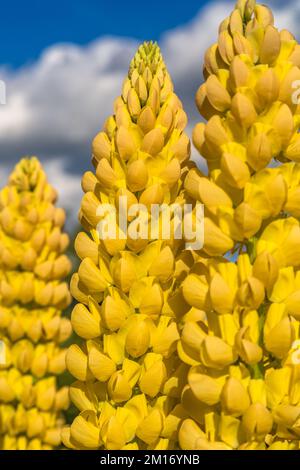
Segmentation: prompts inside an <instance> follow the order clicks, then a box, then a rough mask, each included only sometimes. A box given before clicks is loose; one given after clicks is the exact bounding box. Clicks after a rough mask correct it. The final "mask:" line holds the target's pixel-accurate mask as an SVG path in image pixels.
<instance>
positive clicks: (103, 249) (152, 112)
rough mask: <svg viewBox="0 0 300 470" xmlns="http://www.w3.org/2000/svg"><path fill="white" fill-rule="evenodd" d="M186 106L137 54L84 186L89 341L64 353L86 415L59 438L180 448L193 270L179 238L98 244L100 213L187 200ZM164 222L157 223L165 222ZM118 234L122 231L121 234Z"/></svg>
mask: <svg viewBox="0 0 300 470" xmlns="http://www.w3.org/2000/svg"><path fill="white" fill-rule="evenodd" d="M186 123H187V118H186V114H185V113H184V111H183V109H182V105H181V102H180V101H179V99H178V97H177V96H176V95H175V94H174V92H173V85H172V82H171V80H170V77H169V74H168V72H167V70H166V67H165V64H164V62H163V59H162V56H161V53H160V50H159V48H158V46H157V45H156V44H153V43H145V44H143V45H142V46H141V47H140V48H139V49H138V51H137V53H136V55H135V57H134V59H133V60H132V63H131V65H130V69H129V73H128V77H127V78H126V79H125V81H124V85H123V89H122V95H121V96H120V97H119V98H118V99H117V100H116V101H115V105H114V115H113V116H111V117H109V118H108V119H107V121H106V123H105V126H104V130H103V131H102V132H100V133H99V134H98V135H97V136H96V138H95V139H94V142H93V150H92V151H93V164H94V167H95V173H94V172H87V173H86V174H85V175H84V177H83V180H82V186H83V190H84V192H85V195H84V197H83V199H82V204H81V210H80V214H79V217H80V221H81V224H82V226H83V228H84V229H85V232H81V233H79V235H78V237H77V239H76V242H75V249H76V252H77V254H78V256H79V258H80V259H81V264H80V267H79V269H78V273H76V274H75V275H74V276H73V279H72V282H71V291H72V294H73V296H74V297H75V299H76V300H77V301H78V302H79V303H78V304H77V305H76V306H75V308H74V310H73V313H72V325H73V328H74V330H75V332H76V333H77V334H78V335H79V336H80V337H81V338H83V339H84V340H85V342H84V343H83V344H82V346H79V345H75V344H74V345H72V346H71V347H70V349H69V350H68V352H67V357H66V362H67V367H68V369H69V371H70V372H71V373H72V375H73V376H74V377H75V378H76V379H77V382H75V383H74V384H73V386H71V389H70V396H71V399H72V401H73V402H74V404H75V405H76V406H77V408H78V409H79V411H80V414H79V415H78V416H77V417H76V418H75V420H74V421H73V423H72V424H71V426H70V427H66V428H65V429H64V431H63V442H64V443H65V445H66V446H68V447H71V448H77V449H78V448H81V449H98V448H101V449H109V450H112V449H146V448H150V449H165V448H172V447H173V446H174V445H175V443H176V441H177V427H178V422H179V420H180V416H178V413H177V408H176V407H177V405H178V403H179V402H180V396H181V390H182V387H183V385H184V381H185V373H186V371H187V366H186V365H185V364H182V363H181V361H179V358H178V356H177V353H176V345H177V342H178V339H179V332H178V328H177V322H176V312H177V311H178V310H179V307H180V306H178V302H176V299H175V300H174V298H173V297H172V293H173V290H174V284H175V283H176V282H177V281H176V280H177V278H179V277H180V276H181V273H182V272H184V271H185V270H186V269H188V266H189V265H191V264H192V263H193V256H192V255H191V254H189V255H188V256H183V255H182V252H181V250H180V246H181V243H182V242H181V241H180V240H162V239H160V237H157V239H155V237H154V238H151V236H150V234H149V233H148V235H149V236H148V235H147V233H146V236H144V237H142V236H139V237H137V238H136V237H135V236H134V232H135V230H136V229H137V219H136V218H135V216H134V215H130V214H129V213H128V218H127V221H126V226H127V229H128V230H127V233H126V234H125V233H124V231H123V232H122V234H121V235H118V236H116V237H114V236H113V235H111V236H110V238H109V239H105V237H103V238H102V237H100V236H99V225H98V224H99V223H100V222H101V220H102V218H101V217H102V216H103V214H102V215H101V214H100V213H99V207H100V208H101V207H103V206H104V204H111V205H112V206H113V207H114V208H115V210H116V213H117V215H119V214H120V212H121V210H122V205H123V204H125V205H127V206H128V208H129V209H130V207H132V206H133V205H134V204H137V203H139V204H143V205H144V206H145V207H146V208H147V210H146V219H151V206H152V205H153V204H162V203H165V204H168V205H170V204H172V203H174V202H176V203H179V204H183V203H184V200H185V199H184V192H183V188H182V185H183V179H184V175H185V174H186V171H187V168H186V161H187V160H188V157H189V153H190V144H189V139H188V137H187V136H186V134H185V133H184V128H185V126H186ZM159 225H160V224H159V223H158V226H159ZM118 229H120V230H121V227H118Z"/></svg>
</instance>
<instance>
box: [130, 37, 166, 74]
mask: <svg viewBox="0 0 300 470" xmlns="http://www.w3.org/2000/svg"><path fill="white" fill-rule="evenodd" d="M161 65H163V58H162V55H161V51H160V48H159V46H158V44H157V42H153V41H145V42H144V43H143V44H141V45H140V46H139V48H138V50H137V52H136V54H135V56H134V58H133V59H132V61H131V64H130V68H129V76H131V75H132V73H133V71H134V70H136V69H137V70H138V72H139V73H141V72H142V71H143V70H144V69H145V68H146V67H149V68H150V70H151V72H152V73H153V72H155V71H156V70H157V68H158V67H159V66H161Z"/></svg>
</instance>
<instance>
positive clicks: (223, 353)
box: [178, 0, 300, 449]
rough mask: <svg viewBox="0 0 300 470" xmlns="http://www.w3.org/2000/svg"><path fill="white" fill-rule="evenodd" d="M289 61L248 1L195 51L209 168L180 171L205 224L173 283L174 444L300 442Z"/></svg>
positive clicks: (202, 142)
mask: <svg viewBox="0 0 300 470" xmlns="http://www.w3.org/2000/svg"><path fill="white" fill-rule="evenodd" d="M299 66H300V46H299V45H298V44H297V42H296V40H295V39H294V37H293V36H292V35H291V34H290V33H289V32H288V31H286V30H283V31H280V32H279V31H278V30H277V29H276V28H275V27H274V19H273V15H272V13H271V11H270V10H269V9H268V8H267V7H266V6H262V5H257V4H256V2H255V1H254V0H248V1H246V0H239V1H238V3H237V5H236V7H235V9H234V11H233V13H232V14H231V15H230V17H229V18H228V19H226V20H225V21H224V22H223V23H222V24H221V27H220V32H219V38H218V43H217V44H215V45H213V46H212V47H211V48H210V49H209V50H208V51H207V53H206V56H205V66H204V76H205V83H204V84H203V85H202V86H201V87H200V88H199V91H198V93H197V96H196V102H197V105H198V108H199V111H200V113H201V114H202V116H203V117H204V119H206V120H207V122H206V123H200V124H198V125H197V126H196V127H195V130H194V136H193V140H194V143H195V145H196V147H197V148H198V150H199V151H200V153H201V155H202V156H203V157H204V158H205V159H206V161H207V165H208V170H209V172H208V177H206V176H204V175H203V174H202V173H201V172H200V171H198V170H196V169H191V171H190V172H189V174H188V175H187V177H186V179H185V188H186V191H187V193H188V194H189V195H190V196H191V197H192V198H193V199H194V200H195V201H200V202H202V203H204V204H205V210H206V216H207V223H206V224H205V246H204V252H205V254H206V255H205V257H204V258H202V259H201V258H198V259H197V260H196V263H195V264H194V266H193V267H192V269H191V270H190V272H189V273H188V275H187V276H186V277H185V279H184V280H183V282H182V285H181V289H182V295H183V297H184V299H185V301H186V302H187V304H188V305H189V306H190V307H191V308H192V310H191V311H189V313H188V315H186V316H185V317H184V318H183V324H182V329H181V331H180V336H181V338H180V342H179V346H178V352H179V356H180V358H181V359H182V361H183V363H185V364H186V365H189V367H190V368H189V372H188V380H187V384H186V385H185V387H184V390H183V393H182V400H181V406H182V413H183V415H184V414H186V416H185V417H184V419H183V421H182V423H181V425H180V431H179V442H180V446H181V448H182V449H299V440H300V427H299V424H300V360H299V359H300V351H299V348H300V331H299V321H300V271H299V266H300V225H299V217H300V210H299V207H300V204H299V203H300V186H299V175H300V164H299V162H300V139H299V127H300V107H299V105H298V104H297V101H295V99H294V98H295V96H294V92H295V82H297V80H299V79H300V69H299Z"/></svg>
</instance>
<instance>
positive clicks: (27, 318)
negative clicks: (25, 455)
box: [0, 157, 71, 450]
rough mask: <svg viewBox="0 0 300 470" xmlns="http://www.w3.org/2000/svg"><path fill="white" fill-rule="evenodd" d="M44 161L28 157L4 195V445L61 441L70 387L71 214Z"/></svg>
mask: <svg viewBox="0 0 300 470" xmlns="http://www.w3.org/2000/svg"><path fill="white" fill-rule="evenodd" d="M55 199H56V192H55V191H54V189H53V188H52V187H51V186H50V184H49V183H48V182H47V180H46V176H45V173H44V171H43V169H42V167H41V165H40V163H39V161H38V160H37V159H36V158H35V157H33V158H24V159H23V160H21V161H20V163H19V164H18V165H17V166H16V168H15V170H14V171H13V173H12V174H11V176H10V179H9V183H8V185H7V186H6V187H5V188H4V189H3V190H2V191H1V192H0V340H1V342H2V347H1V356H0V449H2V450H6V449H20V450H23V449H24V450H25V449H31V450H35V449H52V448H54V447H57V446H59V445H60V442H61V438H60V432H61V427H62V425H63V419H62V410H65V409H67V408H68V406H69V398H68V389H67V387H63V388H61V389H58V388H57V383H56V381H57V378H56V376H58V375H59V374H61V373H62V372H63V371H64V370H65V350H64V349H63V348H62V347H61V346H60V343H63V342H64V341H65V340H66V339H67V338H68V337H69V335H70V333H71V325H70V322H69V320H68V319H66V318H61V312H62V310H63V309H64V308H66V307H67V306H68V305H69V303H70V293H69V290H68V286H67V284H66V283H64V282H63V278H64V277H66V276H67V274H68V273H69V271H70V268H71V265H70V261H69V260H68V258H67V257H66V256H65V255H64V254H63V253H64V251H65V249H66V248H67V246H68V243H69V239H68V236H67V235H66V234H64V233H62V227H63V224H64V221H65V214H64V211H63V210H62V209H58V208H55V206H54V203H55Z"/></svg>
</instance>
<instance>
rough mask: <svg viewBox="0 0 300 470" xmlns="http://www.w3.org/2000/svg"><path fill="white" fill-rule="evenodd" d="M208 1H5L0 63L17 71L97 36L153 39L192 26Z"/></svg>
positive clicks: (3, 4)
mask: <svg viewBox="0 0 300 470" xmlns="http://www.w3.org/2000/svg"><path fill="white" fill-rule="evenodd" d="M209 1H210V0H185V1H176V0H173V1H170V0H168V1H166V0H144V1H143V0H140V1H139V0H130V1H111V0H106V1H102V0H73V1H71V0H51V1H47V2H46V1H41V0H39V1H38V0H27V1H26V2H25V1H24V0H17V1H8V2H5V3H4V2H2V4H1V17H2V21H1V28H0V60H1V63H2V64H9V65H11V66H14V67H18V66H20V65H23V64H26V63H28V62H32V61H34V60H36V59H37V57H38V56H39V55H40V53H41V52H42V51H43V49H45V48H46V47H48V46H50V45H52V44H55V43H61V42H72V43H76V44H81V45H82V44H86V43H88V42H90V41H92V40H94V39H96V38H98V37H99V36H103V35H111V36H121V37H131V38H136V39H139V40H147V39H155V40H158V39H159V38H160V35H161V34H162V33H163V32H164V31H167V30H170V29H173V28H175V27H176V26H178V25H180V24H184V23H186V22H188V21H190V20H191V19H192V18H193V17H194V16H195V15H196V14H197V13H198V11H199V10H200V9H201V7H202V6H203V4H206V3H209Z"/></svg>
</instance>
